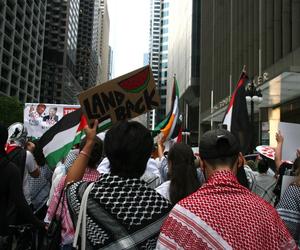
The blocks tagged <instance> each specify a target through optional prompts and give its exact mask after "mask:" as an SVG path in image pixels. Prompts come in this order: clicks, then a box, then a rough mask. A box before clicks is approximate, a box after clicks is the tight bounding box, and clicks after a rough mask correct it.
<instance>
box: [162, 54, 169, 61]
mask: <svg viewBox="0 0 300 250" xmlns="http://www.w3.org/2000/svg"><path fill="white" fill-rule="evenodd" d="M163 59H168V54H162V55H160V60H163Z"/></svg>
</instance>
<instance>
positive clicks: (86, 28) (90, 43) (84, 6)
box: [76, 0, 101, 90]
mask: <svg viewBox="0 0 300 250" xmlns="http://www.w3.org/2000/svg"><path fill="white" fill-rule="evenodd" d="M99 15H100V1H99V0H93V1H90V0H80V7H79V23H78V36H77V50H76V51H77V57H76V79H77V81H78V82H79V84H80V85H81V87H82V88H83V89H84V90H85V89H88V88H90V87H92V86H94V85H96V83H97V74H98V73H99V72H98V68H99V66H100V65H99V61H100V60H99V58H100V54H99V51H98V50H97V46H98V43H99V39H100V34H99V25H101V24H100V23H99Z"/></svg>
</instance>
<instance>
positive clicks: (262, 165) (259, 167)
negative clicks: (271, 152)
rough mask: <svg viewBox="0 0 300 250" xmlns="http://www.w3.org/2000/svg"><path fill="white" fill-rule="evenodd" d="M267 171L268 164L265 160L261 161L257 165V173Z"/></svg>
mask: <svg viewBox="0 0 300 250" xmlns="http://www.w3.org/2000/svg"><path fill="white" fill-rule="evenodd" d="M268 169H269V164H268V162H267V161H266V160H264V159H262V160H260V161H259V162H258V164H257V171H258V172H259V173H260V174H263V173H266V172H267V171H268Z"/></svg>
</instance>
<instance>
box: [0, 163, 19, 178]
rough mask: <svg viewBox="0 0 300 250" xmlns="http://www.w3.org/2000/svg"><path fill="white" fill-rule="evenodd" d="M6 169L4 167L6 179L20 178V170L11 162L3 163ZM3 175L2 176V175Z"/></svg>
mask: <svg viewBox="0 0 300 250" xmlns="http://www.w3.org/2000/svg"><path fill="white" fill-rule="evenodd" d="M3 165H5V167H2V170H3V175H5V177H4V178H8V179H9V178H11V177H13V176H20V171H19V168H18V167H17V166H16V164H14V163H13V162H11V161H6V162H3ZM1 175H2V174H1Z"/></svg>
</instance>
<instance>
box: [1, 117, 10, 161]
mask: <svg viewBox="0 0 300 250" xmlns="http://www.w3.org/2000/svg"><path fill="white" fill-rule="evenodd" d="M7 139H8V130H7V128H6V127H5V126H4V125H3V124H1V123H0V156H2V157H3V156H5V155H6V151H5V144H6V142H7Z"/></svg>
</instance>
